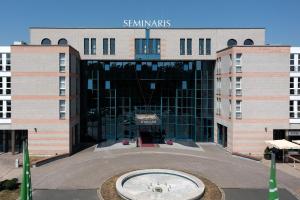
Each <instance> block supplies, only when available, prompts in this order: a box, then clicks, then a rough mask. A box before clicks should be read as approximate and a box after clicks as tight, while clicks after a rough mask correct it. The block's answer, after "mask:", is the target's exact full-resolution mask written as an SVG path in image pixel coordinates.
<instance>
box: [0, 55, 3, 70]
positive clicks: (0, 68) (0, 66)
mask: <svg viewBox="0 0 300 200" xmlns="http://www.w3.org/2000/svg"><path fill="white" fill-rule="evenodd" d="M2 55H3V54H2V53H0V71H2V70H3V69H2V65H3V63H2V62H3V61H2Z"/></svg>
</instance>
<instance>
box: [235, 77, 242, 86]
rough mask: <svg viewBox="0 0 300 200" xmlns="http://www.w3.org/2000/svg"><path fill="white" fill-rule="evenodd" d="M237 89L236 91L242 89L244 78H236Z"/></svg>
mask: <svg viewBox="0 0 300 200" xmlns="http://www.w3.org/2000/svg"><path fill="white" fill-rule="evenodd" d="M235 87H236V89H242V77H236V82H235Z"/></svg>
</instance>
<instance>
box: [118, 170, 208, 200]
mask: <svg viewBox="0 0 300 200" xmlns="http://www.w3.org/2000/svg"><path fill="white" fill-rule="evenodd" d="M153 173H161V174H170V175H175V176H179V177H182V178H185V179H188V180H190V181H191V182H193V183H194V184H195V185H196V186H197V187H198V188H199V190H197V193H195V195H194V197H192V198H189V199H184V200H196V199H199V198H200V197H202V195H203V193H204V190H205V185H204V183H203V182H202V181H201V180H200V179H199V178H197V177H196V176H193V175H191V174H188V173H185V172H182V171H177V170H170V169H142V170H135V171H131V172H128V173H125V174H123V175H122V176H120V177H119V178H118V179H117V182H116V190H117V193H118V195H119V196H120V197H121V198H122V199H125V200H139V199H136V198H135V197H134V196H133V195H131V194H130V193H129V192H127V191H126V190H125V189H124V188H123V184H124V183H125V182H126V181H127V180H128V179H130V178H132V177H136V176H140V175H145V174H153Z"/></svg>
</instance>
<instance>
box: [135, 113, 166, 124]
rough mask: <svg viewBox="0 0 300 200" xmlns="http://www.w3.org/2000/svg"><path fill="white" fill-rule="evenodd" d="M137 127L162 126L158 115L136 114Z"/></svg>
mask: <svg viewBox="0 0 300 200" xmlns="http://www.w3.org/2000/svg"><path fill="white" fill-rule="evenodd" d="M135 123H136V125H160V123H161V122H160V119H159V117H158V116H157V115H156V114H135Z"/></svg>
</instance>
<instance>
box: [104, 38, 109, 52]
mask: <svg viewBox="0 0 300 200" xmlns="http://www.w3.org/2000/svg"><path fill="white" fill-rule="evenodd" d="M103 55H108V38H103Z"/></svg>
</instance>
